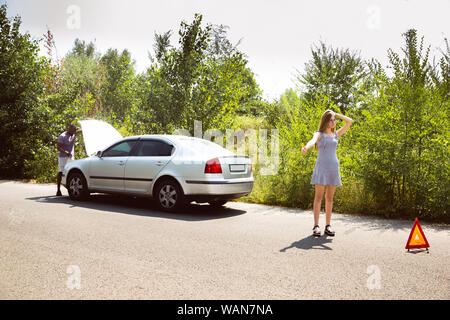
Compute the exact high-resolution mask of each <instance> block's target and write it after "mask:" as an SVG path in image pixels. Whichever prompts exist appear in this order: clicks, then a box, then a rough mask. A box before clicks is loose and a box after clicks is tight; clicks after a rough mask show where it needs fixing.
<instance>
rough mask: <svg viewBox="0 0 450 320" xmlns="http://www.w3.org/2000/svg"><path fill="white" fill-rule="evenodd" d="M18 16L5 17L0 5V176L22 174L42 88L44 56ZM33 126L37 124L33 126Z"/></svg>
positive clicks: (29, 149)
mask: <svg viewBox="0 0 450 320" xmlns="http://www.w3.org/2000/svg"><path fill="white" fill-rule="evenodd" d="M20 24H21V18H20V17H19V16H16V17H14V18H13V19H9V18H8V17H7V6H6V4H3V5H1V6H0V75H1V76H0V122H1V124H2V125H1V126H0V138H1V142H0V176H1V177H14V176H16V177H17V176H21V175H23V170H24V159H27V158H30V157H31V156H32V155H31V150H32V144H33V137H35V136H36V135H35V131H36V129H39V124H37V123H35V122H34V121H33V117H32V116H31V114H32V112H33V110H34V108H36V107H37V106H38V103H39V101H38V97H39V96H40V94H41V93H42V92H43V88H44V85H43V81H42V78H43V73H44V68H45V59H44V58H39V57H38V52H39V43H38V41H36V40H32V39H31V36H30V34H28V33H24V34H22V33H21V32H20V30H19V29H20ZM36 126H37V128H36Z"/></svg>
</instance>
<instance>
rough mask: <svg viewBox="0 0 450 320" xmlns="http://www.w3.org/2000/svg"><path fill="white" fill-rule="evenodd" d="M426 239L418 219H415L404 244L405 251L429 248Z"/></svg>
mask: <svg viewBox="0 0 450 320" xmlns="http://www.w3.org/2000/svg"><path fill="white" fill-rule="evenodd" d="M429 247H430V245H429V244H428V240H427V237H425V233H423V230H422V227H421V226H420V223H419V219H417V218H416V221H414V225H413V227H412V229H411V233H410V234H409V238H408V242H406V247H405V249H415V248H429Z"/></svg>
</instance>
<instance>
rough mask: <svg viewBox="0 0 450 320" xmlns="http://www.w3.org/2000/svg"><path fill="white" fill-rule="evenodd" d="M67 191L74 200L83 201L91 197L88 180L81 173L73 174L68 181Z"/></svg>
mask: <svg viewBox="0 0 450 320" xmlns="http://www.w3.org/2000/svg"><path fill="white" fill-rule="evenodd" d="M67 181H68V182H67V191H68V192H69V197H70V199H72V200H78V201H83V200H87V198H88V197H89V190H88V187H87V182H86V179H85V178H84V175H83V174H82V173H80V172H74V173H71V174H70V175H69V177H68V179H67Z"/></svg>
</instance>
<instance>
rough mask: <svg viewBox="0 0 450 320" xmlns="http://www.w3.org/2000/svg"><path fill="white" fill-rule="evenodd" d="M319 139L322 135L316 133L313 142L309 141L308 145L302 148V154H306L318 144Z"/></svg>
mask: <svg viewBox="0 0 450 320" xmlns="http://www.w3.org/2000/svg"><path fill="white" fill-rule="evenodd" d="M319 137H320V133H319V132H314V136H313V138H312V139H311V140H309V141H308V143H307V144H306V145H305V146H304V147H303V148H302V153H303V154H306V152H307V151H308V149H309V148H311V147H312V146H313V145H315V144H316V142H317V141H318V139H319Z"/></svg>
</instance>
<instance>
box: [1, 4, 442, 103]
mask: <svg viewBox="0 0 450 320" xmlns="http://www.w3.org/2000/svg"><path fill="white" fill-rule="evenodd" d="M5 2H6V3H7V5H8V16H9V17H13V16H15V15H17V14H18V15H20V16H21V17H22V31H27V32H29V33H30V34H31V35H32V36H33V37H36V38H38V37H41V36H42V35H43V34H44V33H45V32H46V30H47V26H48V27H49V28H50V30H51V31H52V32H53V34H54V36H55V42H56V47H57V50H58V56H59V57H62V56H64V55H65V54H66V53H67V51H69V50H70V49H71V48H72V47H73V43H74V40H75V39H76V38H79V39H81V40H85V41H87V42H89V41H94V40H95V44H96V48H97V50H98V51H100V52H102V53H104V52H106V50H107V49H108V48H117V49H118V50H123V49H128V50H129V51H130V52H131V55H132V58H133V59H134V60H135V61H136V65H135V66H136V69H137V71H138V72H142V71H143V70H145V68H146V67H147V66H149V65H150V60H149V59H148V54H147V52H148V51H151V52H153V49H152V46H153V36H154V33H155V32H157V33H162V32H165V31H168V30H172V32H173V38H172V44H173V45H177V44H178V30H179V26H180V22H181V21H182V20H185V21H186V22H188V23H190V22H192V20H193V18H194V13H201V14H202V15H203V22H204V23H213V24H223V25H227V26H229V27H230V29H229V30H228V38H229V39H230V40H231V42H232V43H237V42H238V41H239V39H242V42H241V44H240V46H239V48H240V50H241V51H243V52H244V53H245V54H246V55H247V58H248V60H249V66H250V68H251V69H252V70H253V72H254V73H255V75H256V80H257V82H258V83H259V85H260V87H261V89H262V90H263V93H264V94H263V96H264V97H265V98H266V99H270V100H271V99H276V98H278V97H279V95H280V94H281V93H283V92H284V91H285V89H287V88H291V87H295V82H294V81H293V80H294V78H295V74H296V69H297V70H300V71H301V70H303V67H304V64H305V62H307V61H308V60H309V59H310V58H311V46H312V45H313V44H317V43H318V42H319V41H320V40H321V41H324V42H325V43H327V44H331V45H333V46H334V47H343V48H350V49H352V50H356V51H359V52H360V54H361V56H362V57H363V58H372V57H374V58H377V59H378V60H380V61H381V62H382V63H383V64H384V65H386V63H387V49H388V48H392V49H394V51H396V52H400V48H401V47H402V46H403V44H404V41H403V38H402V33H403V32H405V31H406V30H407V29H409V28H416V29H418V31H419V36H424V37H425V44H426V45H431V56H433V55H436V56H439V57H440V53H439V50H438V47H440V48H444V38H445V37H449V36H450V35H449V33H450V19H449V17H450V0H429V1H425V0H390V1H389V0H386V1H385V0H341V1H337V0H334V1H333V0H308V1H301V0H276V1H275V0H226V1H217V0H189V1H182V0H147V1H144V0H127V1H124V0H122V1H119V0H0V4H3V3H5ZM72 8H75V10H79V15H77V13H76V11H72V10H73V9H72ZM42 54H45V52H42Z"/></svg>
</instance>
